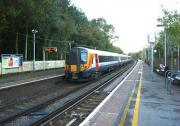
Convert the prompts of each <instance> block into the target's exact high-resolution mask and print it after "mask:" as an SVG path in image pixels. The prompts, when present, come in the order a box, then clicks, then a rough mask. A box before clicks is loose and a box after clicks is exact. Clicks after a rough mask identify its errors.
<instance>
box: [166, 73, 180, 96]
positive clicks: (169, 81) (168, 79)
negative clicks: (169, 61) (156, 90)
mask: <svg viewBox="0 0 180 126" xmlns="http://www.w3.org/2000/svg"><path fill="white" fill-rule="evenodd" d="M176 75H180V71H179V70H167V71H166V72H165V88H167V91H168V90H169V93H170V94H171V86H172V83H173V81H174V78H175V77H176ZM168 84H169V85H168Z"/></svg>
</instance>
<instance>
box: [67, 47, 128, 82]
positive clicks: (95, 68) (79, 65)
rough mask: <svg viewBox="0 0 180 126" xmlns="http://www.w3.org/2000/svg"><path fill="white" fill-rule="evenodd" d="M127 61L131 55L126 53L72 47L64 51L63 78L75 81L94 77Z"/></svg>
mask: <svg viewBox="0 0 180 126" xmlns="http://www.w3.org/2000/svg"><path fill="white" fill-rule="evenodd" d="M129 62H131V57H130V56H128V55H124V54H118V53H112V52H107V51H101V50H95V49H89V48H85V47H74V48H72V49H71V50H70V51H69V52H67V53H66V58H65V66H64V71H65V78H66V79H67V80H77V81H87V80H90V79H96V78H98V77H99V76H100V75H101V74H103V73H105V72H110V71H113V70H115V69H117V68H120V67H122V66H124V65H126V64H127V63H129Z"/></svg>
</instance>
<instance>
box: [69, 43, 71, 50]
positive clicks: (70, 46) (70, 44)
mask: <svg viewBox="0 0 180 126" xmlns="http://www.w3.org/2000/svg"><path fill="white" fill-rule="evenodd" d="M69 50H71V41H70V42H69Z"/></svg>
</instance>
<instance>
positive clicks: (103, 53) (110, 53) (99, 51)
mask: <svg viewBox="0 0 180 126" xmlns="http://www.w3.org/2000/svg"><path fill="white" fill-rule="evenodd" d="M75 48H80V49H85V50H87V51H88V52H92V53H97V54H99V55H104V56H111V55H114V56H121V57H130V56H128V55H124V54H119V53H113V52H107V51H101V50H95V49H89V48H85V47H75Z"/></svg>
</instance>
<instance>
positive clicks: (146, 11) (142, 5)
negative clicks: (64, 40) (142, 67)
mask: <svg viewBox="0 0 180 126" xmlns="http://www.w3.org/2000/svg"><path fill="white" fill-rule="evenodd" d="M72 3H73V4H75V5H76V6H77V7H79V8H80V9H81V10H82V11H83V12H85V14H86V16H87V17H88V18H89V19H93V18H98V17H102V18H104V19H105V20H106V21H107V23H109V24H112V25H113V26H114V27H115V29H116V33H117V35H118V36H119V41H118V42H116V43H114V45H116V46H118V47H120V48H122V49H123V51H124V52H125V53H129V52H136V51H139V50H141V49H142V48H143V47H144V45H146V44H147V35H148V34H149V33H153V32H156V31H157V28H156V25H157V21H156V19H157V18H158V17H159V16H162V11H161V10H162V8H161V5H163V6H164V7H165V8H169V9H172V8H173V9H177V8H178V9H180V0H72Z"/></svg>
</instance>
